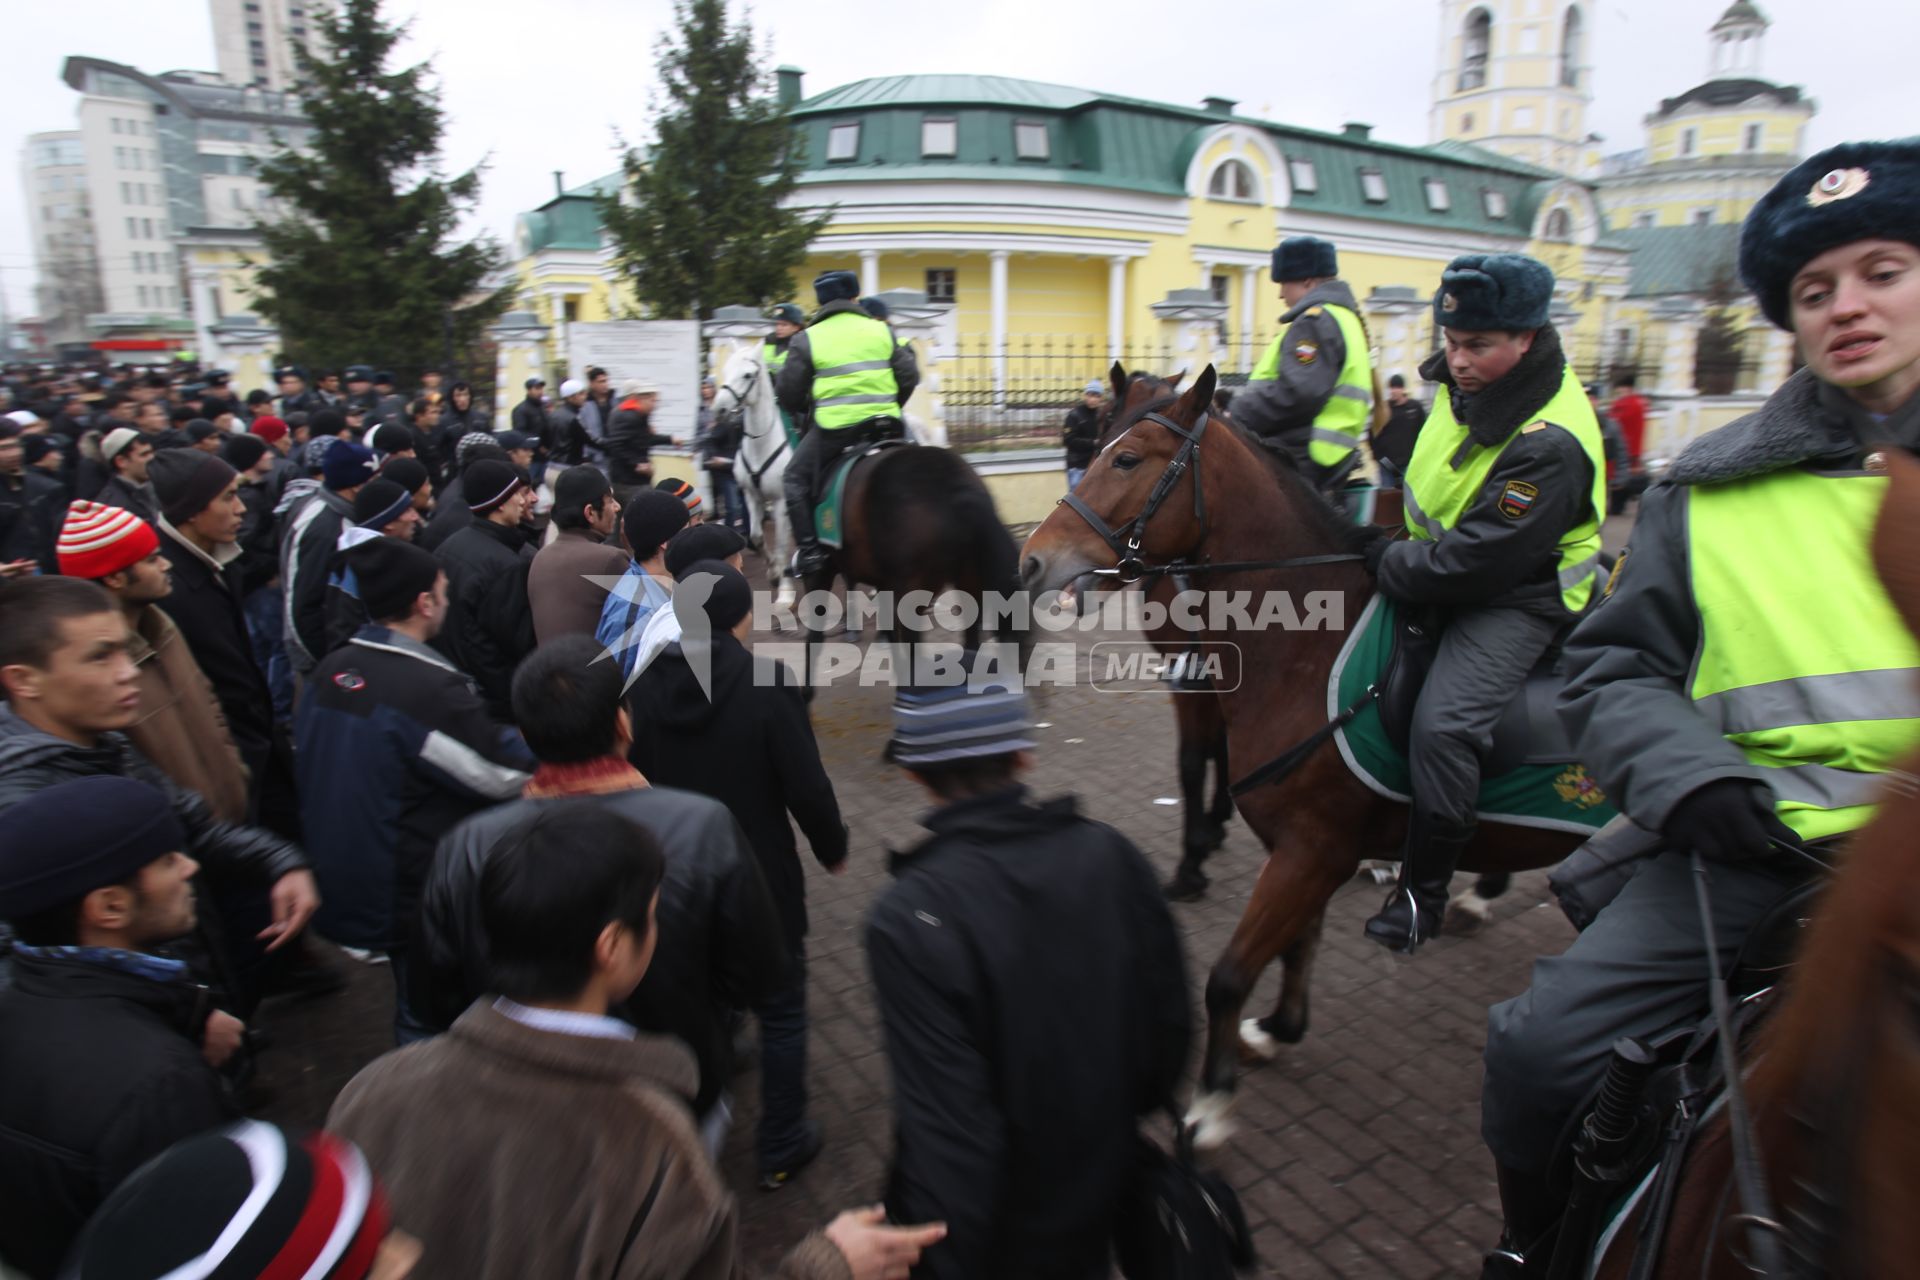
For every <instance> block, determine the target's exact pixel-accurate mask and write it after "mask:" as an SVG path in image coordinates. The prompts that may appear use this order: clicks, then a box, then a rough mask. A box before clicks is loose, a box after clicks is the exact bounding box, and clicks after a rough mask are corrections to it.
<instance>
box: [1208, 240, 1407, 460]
mask: <svg viewBox="0 0 1920 1280" xmlns="http://www.w3.org/2000/svg"><path fill="white" fill-rule="evenodd" d="M1339 276H1340V258H1339V255H1338V254H1337V253H1336V252H1335V251H1334V248H1333V246H1332V245H1331V244H1329V243H1328V242H1327V241H1325V240H1321V239H1319V238H1318V237H1315V236H1289V237H1287V238H1286V239H1285V240H1282V241H1281V242H1280V246H1279V247H1278V248H1277V249H1275V250H1274V251H1273V279H1274V282H1275V283H1276V284H1278V285H1279V286H1280V300H1281V301H1282V302H1284V303H1286V305H1287V311H1286V314H1284V315H1282V316H1281V317H1280V323H1281V324H1283V325H1285V326H1286V329H1285V331H1284V332H1282V333H1281V335H1280V336H1279V337H1278V338H1275V339H1274V340H1273V345H1272V346H1270V347H1268V348H1267V352H1266V354H1265V355H1263V356H1261V357H1260V363H1259V364H1257V365H1255V366H1254V367H1253V374H1252V375H1251V377H1250V378H1249V380H1248V382H1247V385H1246V386H1245V387H1244V388H1242V389H1241V390H1240V391H1239V392H1237V393H1236V394H1235V395H1234V397H1233V417H1234V421H1236V422H1238V423H1239V424H1240V425H1241V426H1243V427H1247V428H1248V429H1250V430H1252V431H1253V432H1254V433H1255V434H1256V435H1258V436H1259V437H1260V439H1261V441H1262V443H1264V444H1266V445H1267V446H1268V447H1269V448H1272V449H1276V450H1279V451H1281V452H1283V453H1285V454H1287V456H1289V457H1290V458H1292V459H1293V461H1294V464H1295V465H1296V466H1298V467H1299V468H1300V471H1301V473H1302V474H1304V475H1306V476H1308V477H1310V478H1311V479H1312V480H1313V481H1314V483H1315V484H1317V485H1318V486H1319V487H1320V488H1322V489H1325V490H1327V491H1328V492H1333V491H1336V490H1338V489H1339V488H1340V486H1341V485H1342V484H1343V483H1345V481H1346V479H1347V477H1348V476H1349V475H1351V474H1352V472H1353V469H1354V468H1355V467H1356V466H1357V465H1359V461H1360V455H1359V454H1358V453H1357V452H1356V451H1355V450H1356V448H1357V446H1358V444H1359V442H1360V439H1361V437H1362V436H1364V435H1365V434H1366V431H1367V425H1368V423H1369V421H1370V420H1371V418H1372V415H1373V407H1374V401H1375V400H1376V399H1377V398H1378V397H1377V392H1376V390H1375V388H1374V379H1373V358H1372V356H1371V355H1370V354H1369V353H1368V350H1367V330H1366V325H1365V324H1363V323H1362V322H1361V319H1360V307H1359V304H1358V303H1356V302H1355V301H1354V299H1353V290H1352V289H1351V288H1350V287H1349V286H1348V285H1347V282H1346V281H1344V280H1341V279H1340V278H1339Z"/></svg>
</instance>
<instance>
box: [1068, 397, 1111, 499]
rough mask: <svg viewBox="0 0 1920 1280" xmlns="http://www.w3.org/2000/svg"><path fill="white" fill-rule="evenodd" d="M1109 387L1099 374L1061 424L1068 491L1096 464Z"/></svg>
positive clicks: (1075, 486) (1076, 486)
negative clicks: (1096, 452) (1065, 451)
mask: <svg viewBox="0 0 1920 1280" xmlns="http://www.w3.org/2000/svg"><path fill="white" fill-rule="evenodd" d="M1106 397H1107V387H1106V384H1105V383H1103V382H1101V381H1100V380H1099V379H1098V378H1096V379H1094V380H1093V381H1092V382H1089V383H1088V384H1087V385H1086V387H1085V388H1084V389H1083V390H1082V391H1081V393H1080V403H1079V404H1077V405H1075V406H1073V408H1071V409H1069V410H1067V421H1066V424H1065V425H1064V426H1062V427H1061V428H1060V442H1061V443H1062V444H1064V445H1066V447H1067V492H1069V493H1071V492H1073V490H1074V489H1076V488H1078V487H1079V485H1080V477H1081V476H1084V475H1086V474H1087V468H1088V467H1090V466H1092V465H1093V453H1094V450H1095V449H1096V448H1098V447H1099V445H1100V410H1101V408H1102V407H1104V406H1105V404H1106V402H1107V401H1106Z"/></svg>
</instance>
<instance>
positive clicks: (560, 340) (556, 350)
mask: <svg viewBox="0 0 1920 1280" xmlns="http://www.w3.org/2000/svg"><path fill="white" fill-rule="evenodd" d="M547 297H548V299H549V300H550V302H551V305H552V307H553V358H554V361H555V362H556V363H557V364H559V366H560V367H561V368H562V369H564V370H566V371H567V372H568V373H569V374H571V373H572V372H573V327H572V326H571V325H569V324H568V323H567V291H566V289H565V288H554V289H548V290H547ZM540 376H541V377H543V378H544V377H546V376H547V371H546V370H544V369H542V370H540ZM506 398H507V397H506V396H505V395H502V396H500V397H499V399H500V400H501V401H503V402H504V401H505V400H506Z"/></svg>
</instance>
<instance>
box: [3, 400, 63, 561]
mask: <svg viewBox="0 0 1920 1280" xmlns="http://www.w3.org/2000/svg"><path fill="white" fill-rule="evenodd" d="M66 518H67V500H66V496H65V491H64V490H62V489H61V487H60V482H59V481H58V480H55V479H54V478H53V477H52V476H50V475H47V474H46V473H44V472H42V471H39V470H37V469H34V468H30V467H28V466H27V451H26V444H25V442H24V441H23V440H22V438H21V435H20V428H19V426H18V425H16V424H14V423H11V422H8V421H6V420H5V419H0V571H4V570H5V569H6V567H7V566H10V565H11V566H17V567H18V568H19V570H21V571H26V572H31V571H32V570H31V569H28V568H26V566H32V568H33V569H38V570H39V571H40V572H41V573H57V572H59V564H58V562H57V561H56V560H55V558H54V554H53V546H54V543H55V542H57V541H59V538H60V526H61V524H62V523H64V522H65V520H66Z"/></svg>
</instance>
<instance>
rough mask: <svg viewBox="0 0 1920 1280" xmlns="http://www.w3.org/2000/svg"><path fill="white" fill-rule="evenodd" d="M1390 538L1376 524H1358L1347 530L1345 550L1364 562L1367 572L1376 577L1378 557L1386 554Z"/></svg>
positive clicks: (1378, 572)
mask: <svg viewBox="0 0 1920 1280" xmlns="http://www.w3.org/2000/svg"><path fill="white" fill-rule="evenodd" d="M1392 541H1393V539H1392V537H1391V536H1390V535H1389V534H1388V533H1387V531H1386V530H1385V529H1382V528H1381V527H1380V526H1379V525H1377V524H1358V525H1355V526H1354V527H1353V528H1351V529H1349V530H1347V534H1346V543H1347V550H1348V551H1350V552H1352V553H1353V554H1354V555H1357V556H1359V557H1361V558H1362V559H1363V560H1365V561H1366V566H1367V572H1368V573H1370V574H1373V575H1374V576H1375V577H1378V576H1379V574H1380V557H1382V556H1384V555H1386V554H1387V544H1388V543H1389V542H1392Z"/></svg>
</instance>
